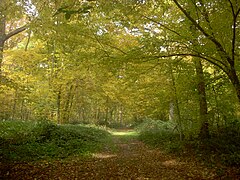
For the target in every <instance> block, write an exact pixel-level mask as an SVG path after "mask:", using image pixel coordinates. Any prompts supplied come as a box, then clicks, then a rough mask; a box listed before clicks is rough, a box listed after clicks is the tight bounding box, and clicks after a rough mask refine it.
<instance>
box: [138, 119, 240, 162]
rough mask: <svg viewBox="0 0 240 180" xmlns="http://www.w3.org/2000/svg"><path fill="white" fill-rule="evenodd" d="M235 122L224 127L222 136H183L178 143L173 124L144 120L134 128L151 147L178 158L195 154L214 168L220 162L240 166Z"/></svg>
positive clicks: (215, 134) (239, 131) (239, 151)
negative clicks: (175, 155)
mask: <svg viewBox="0 0 240 180" xmlns="http://www.w3.org/2000/svg"><path fill="white" fill-rule="evenodd" d="M238 123H239V122H237V121H234V122H231V123H229V124H228V125H227V126H223V127H222V129H221V133H220V132H219V131H215V132H212V134H211V138H210V139H204V140H202V139H196V138H194V139H193V138H190V137H185V139H184V140H183V141H179V133H177V132H176V131H175V130H174V129H175V125H174V124H173V123H169V122H163V121H160V120H158V121H154V120H147V121H145V122H143V123H142V124H140V125H139V126H138V127H137V131H138V132H139V134H140V135H139V139H140V140H142V141H143V142H145V143H147V144H149V145H151V146H154V147H161V148H164V150H166V151H167V152H171V153H176V154H178V155H184V154H185V156H191V155H195V156H196V157H198V158H199V159H200V160H203V161H204V162H206V163H208V164H210V165H213V164H217V163H221V164H224V165H227V166H239V165H240V164H239V163H240V156H239V155H240V144H239V142H240V128H239V124H238Z"/></svg>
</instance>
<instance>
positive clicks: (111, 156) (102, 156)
mask: <svg viewBox="0 0 240 180" xmlns="http://www.w3.org/2000/svg"><path fill="white" fill-rule="evenodd" d="M93 157H95V158H99V159H107V158H113V157H117V155H116V154H105V153H96V154H93Z"/></svg>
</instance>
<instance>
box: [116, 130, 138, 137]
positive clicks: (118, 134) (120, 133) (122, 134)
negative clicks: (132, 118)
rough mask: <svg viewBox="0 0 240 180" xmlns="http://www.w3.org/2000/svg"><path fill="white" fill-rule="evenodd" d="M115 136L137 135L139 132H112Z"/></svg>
mask: <svg viewBox="0 0 240 180" xmlns="http://www.w3.org/2000/svg"><path fill="white" fill-rule="evenodd" d="M112 135H114V136H137V135H138V133H137V132H136V131H116V132H112Z"/></svg>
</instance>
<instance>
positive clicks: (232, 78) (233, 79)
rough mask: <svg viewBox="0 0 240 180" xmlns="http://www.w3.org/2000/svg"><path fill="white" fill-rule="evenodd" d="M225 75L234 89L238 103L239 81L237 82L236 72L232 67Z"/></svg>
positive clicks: (239, 95) (239, 99)
mask: <svg viewBox="0 0 240 180" xmlns="http://www.w3.org/2000/svg"><path fill="white" fill-rule="evenodd" d="M227 75H228V77H229V79H230V81H231V83H232V85H233V86H234V89H235V91H236V93H237V98H238V101H239V103H240V81H239V77H238V75H237V72H236V70H235V68H234V66H232V67H231V68H230V69H229V71H228V72H227Z"/></svg>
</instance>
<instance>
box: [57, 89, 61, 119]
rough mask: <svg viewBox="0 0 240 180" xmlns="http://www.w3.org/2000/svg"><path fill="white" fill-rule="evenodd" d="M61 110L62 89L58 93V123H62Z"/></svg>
mask: <svg viewBox="0 0 240 180" xmlns="http://www.w3.org/2000/svg"><path fill="white" fill-rule="evenodd" d="M60 110H61V89H60V90H59V91H58V93H57V123H58V124H61V117H60Z"/></svg>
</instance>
